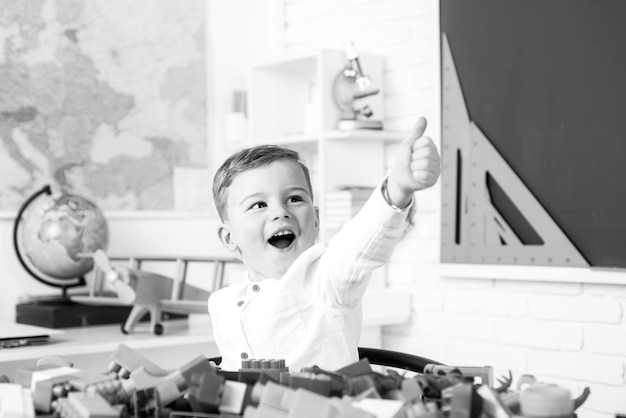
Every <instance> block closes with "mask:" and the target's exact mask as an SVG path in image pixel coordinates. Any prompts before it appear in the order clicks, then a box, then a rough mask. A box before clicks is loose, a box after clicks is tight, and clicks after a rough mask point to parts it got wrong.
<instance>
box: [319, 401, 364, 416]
mask: <svg viewBox="0 0 626 418" xmlns="http://www.w3.org/2000/svg"><path fill="white" fill-rule="evenodd" d="M353 400H354V399H353V398H351V397H349V396H344V397H342V398H330V400H329V402H327V403H326V405H324V410H323V411H322V413H321V414H320V415H319V417H320V418H376V416H375V415H374V414H371V413H369V412H366V411H364V410H362V409H359V408H355V407H354V406H353V405H352V401H353Z"/></svg>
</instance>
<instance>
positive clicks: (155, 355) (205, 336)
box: [0, 316, 218, 378]
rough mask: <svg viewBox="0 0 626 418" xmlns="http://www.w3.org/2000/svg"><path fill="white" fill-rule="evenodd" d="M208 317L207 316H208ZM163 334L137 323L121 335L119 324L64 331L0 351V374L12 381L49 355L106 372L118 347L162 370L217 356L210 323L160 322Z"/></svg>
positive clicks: (79, 365) (182, 320) (180, 320)
mask: <svg viewBox="0 0 626 418" xmlns="http://www.w3.org/2000/svg"><path fill="white" fill-rule="evenodd" d="M207 318H208V316H207ZM163 327H164V330H163V334H162V335H159V336H157V335H154V334H152V333H151V332H150V331H149V330H148V325H147V324H146V326H145V327H143V326H142V324H140V325H139V326H137V327H136V328H135V332H134V333H133V334H129V335H124V334H122V332H121V330H120V326H119V325H103V326H90V327H78V328H65V329H63V331H65V332H64V333H63V334H61V335H53V336H52V337H50V342H49V343H44V344H41V345H31V346H25V347H16V348H9V349H2V350H0V375H1V374H4V375H6V376H8V377H9V378H12V377H13V376H14V373H15V369H16V368H18V367H29V366H34V365H36V364H37V360H39V359H41V358H43V357H48V356H61V357H63V358H65V359H67V360H69V361H71V362H72V363H74V366H75V367H78V368H89V369H93V368H98V369H106V368H107V367H108V365H109V363H110V356H111V354H112V353H113V351H114V350H115V349H116V348H117V347H118V346H119V345H120V344H125V345H127V346H128V347H130V348H132V349H134V350H137V351H138V352H139V353H140V354H141V355H143V356H145V357H146V358H148V359H150V360H152V361H154V362H155V363H156V364H158V365H159V366H161V367H162V368H164V369H174V368H177V367H179V366H182V365H183V364H185V363H187V362H188V361H190V360H192V359H193V358H195V357H196V356H198V355H200V354H204V355H206V356H207V357H212V356H216V355H218V350H217V347H216V345H215V343H214V341H213V335H212V331H211V327H210V324H208V323H207V324H204V323H202V324H191V325H190V323H188V321H187V320H186V319H177V320H171V321H167V322H164V323H163Z"/></svg>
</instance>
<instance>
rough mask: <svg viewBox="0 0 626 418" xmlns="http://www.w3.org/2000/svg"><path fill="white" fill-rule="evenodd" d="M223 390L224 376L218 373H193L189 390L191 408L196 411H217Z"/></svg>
mask: <svg viewBox="0 0 626 418" xmlns="http://www.w3.org/2000/svg"><path fill="white" fill-rule="evenodd" d="M223 390H224V377H222V376H219V375H217V373H215V372H209V373H194V374H192V375H191V376H190V380H189V389H188V390H187V395H188V399H189V404H190V405H191V409H192V410H193V411H195V412H206V413H214V412H217V411H218V407H219V405H220V402H221V397H222V392H223Z"/></svg>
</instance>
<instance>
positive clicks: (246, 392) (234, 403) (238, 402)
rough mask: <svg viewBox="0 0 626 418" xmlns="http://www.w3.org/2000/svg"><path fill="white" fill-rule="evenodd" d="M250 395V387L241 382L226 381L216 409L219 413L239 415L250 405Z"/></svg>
mask: <svg viewBox="0 0 626 418" xmlns="http://www.w3.org/2000/svg"><path fill="white" fill-rule="evenodd" d="M251 395H252V388H251V386H249V385H247V384H245V383H243V382H233V381H231V380H227V381H226V382H225V383H224V392H223V393H222V399H221V400H220V403H219V406H218V409H219V411H220V413H226V414H236V415H238V414H241V412H242V411H243V410H244V409H245V407H246V406H247V405H249V404H250V397H251Z"/></svg>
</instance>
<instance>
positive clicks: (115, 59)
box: [0, 0, 207, 211]
mask: <svg viewBox="0 0 626 418" xmlns="http://www.w3.org/2000/svg"><path fill="white" fill-rule="evenodd" d="M204 21H205V11H204V1H203V0H182V1H171V0H133V1H127V0H28V1H14V0H0V211H14V210H16V209H17V208H18V207H19V206H20V205H21V204H22V202H23V201H24V200H25V199H26V198H27V197H28V196H30V195H31V194H32V193H33V192H35V191H36V190H38V189H40V188H41V187H42V186H43V185H45V184H50V183H52V184H55V185H58V186H61V187H64V188H66V189H67V190H68V191H70V192H72V193H76V194H80V195H82V196H84V197H86V198H88V199H90V200H93V201H94V202H95V203H96V204H97V205H98V206H100V207H101V208H102V209H104V210H121V211H126V210H130V211H135V210H157V211H161V210H165V211H167V210H174V209H176V208H177V206H178V205H176V204H175V196H176V195H179V194H180V193H178V192H177V191H176V187H177V186H176V185H177V184H181V187H183V186H185V185H183V184H182V183H183V182H181V181H178V180H177V178H178V177H179V176H180V177H181V178H183V179H186V180H189V178H190V176H191V177H192V178H193V176H196V177H197V176H204V175H205V174H206V171H207V170H206V164H207V156H206V131H207V127H206V90H205V86H206V75H205V66H206V62H205V46H204V45H205V35H204V30H205V28H204ZM187 187H188V186H187ZM199 209H204V210H206V209H207V208H199Z"/></svg>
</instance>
